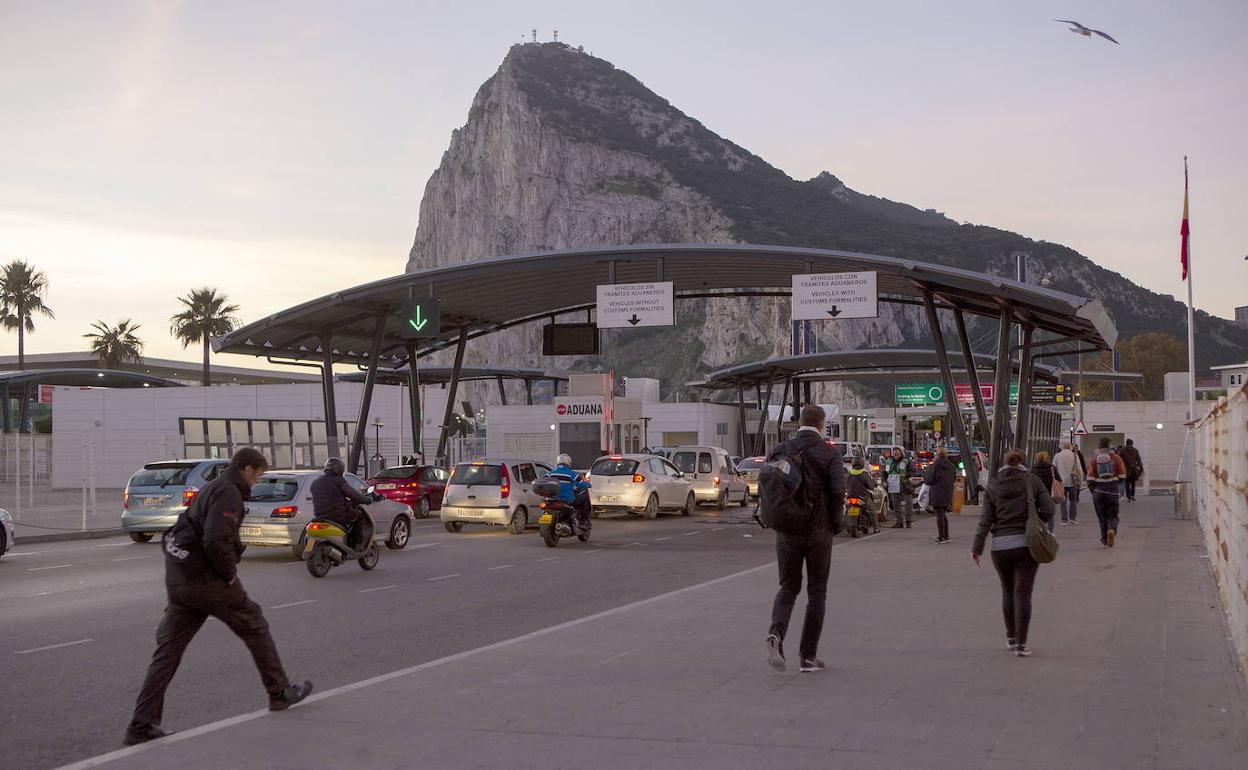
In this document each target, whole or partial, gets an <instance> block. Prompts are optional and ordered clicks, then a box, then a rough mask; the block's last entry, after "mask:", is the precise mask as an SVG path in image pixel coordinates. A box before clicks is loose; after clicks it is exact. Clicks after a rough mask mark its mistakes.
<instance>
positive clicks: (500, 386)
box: [498, 377, 507, 406]
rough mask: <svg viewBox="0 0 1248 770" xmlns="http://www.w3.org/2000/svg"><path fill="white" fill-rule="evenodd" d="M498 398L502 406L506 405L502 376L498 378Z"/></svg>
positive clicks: (505, 391)
mask: <svg viewBox="0 0 1248 770" xmlns="http://www.w3.org/2000/svg"><path fill="white" fill-rule="evenodd" d="M498 400H499V401H501V402H502V404H503V406H507V388H506V387H504V385H503V378H502V377H499V378H498Z"/></svg>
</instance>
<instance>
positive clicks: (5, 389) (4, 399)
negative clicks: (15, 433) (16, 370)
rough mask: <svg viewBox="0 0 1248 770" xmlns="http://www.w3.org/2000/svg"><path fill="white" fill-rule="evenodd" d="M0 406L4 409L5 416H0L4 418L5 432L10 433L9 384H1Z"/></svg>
mask: <svg viewBox="0 0 1248 770" xmlns="http://www.w3.org/2000/svg"><path fill="white" fill-rule="evenodd" d="M0 408H3V409H4V416H3V417H2V418H0V419H2V420H3V430H4V432H5V433H8V432H9V386H8V385H0Z"/></svg>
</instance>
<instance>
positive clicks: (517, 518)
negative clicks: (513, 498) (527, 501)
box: [507, 505, 529, 535]
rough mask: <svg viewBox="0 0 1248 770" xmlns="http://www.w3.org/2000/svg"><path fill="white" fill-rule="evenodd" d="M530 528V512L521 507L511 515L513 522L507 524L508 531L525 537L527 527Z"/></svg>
mask: <svg viewBox="0 0 1248 770" xmlns="http://www.w3.org/2000/svg"><path fill="white" fill-rule="evenodd" d="M528 526H529V512H528V511H526V510H525V509H524V506H523V505H522V506H520V507H519V508H517V509H516V512H515V513H513V514H511V521H509V522H507V531H508V532H510V533H511V534H513V535H523V534H524V530H525V527H528Z"/></svg>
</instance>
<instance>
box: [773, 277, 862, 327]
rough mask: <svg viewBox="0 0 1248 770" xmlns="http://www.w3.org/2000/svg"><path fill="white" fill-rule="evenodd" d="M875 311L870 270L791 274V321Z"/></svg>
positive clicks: (815, 319)
mask: <svg viewBox="0 0 1248 770" xmlns="http://www.w3.org/2000/svg"><path fill="white" fill-rule="evenodd" d="M879 314H880V297H879V293H878V292H877V291H876V273H875V271H874V270H868V271H865V272H861V273H810V274H803V275H795V276H793V320H794V321H830V320H832V319H833V318H876V317H878V316H879Z"/></svg>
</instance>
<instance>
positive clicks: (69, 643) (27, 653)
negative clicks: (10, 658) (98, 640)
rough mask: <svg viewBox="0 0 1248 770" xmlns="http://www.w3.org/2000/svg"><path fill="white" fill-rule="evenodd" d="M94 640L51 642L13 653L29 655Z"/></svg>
mask: <svg viewBox="0 0 1248 770" xmlns="http://www.w3.org/2000/svg"><path fill="white" fill-rule="evenodd" d="M94 641H95V640H94V639H79V640H78V641H76V642H62V643H61V644H49V645H48V646H47V647H35V648H34V649H32V650H21V651H20V652H15V653H13V654H14V655H29V654H30V653H32V652H43V651H44V650H59V649H61V648H62V647H73V646H75V645H79V644H88V643H90V642H94Z"/></svg>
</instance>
